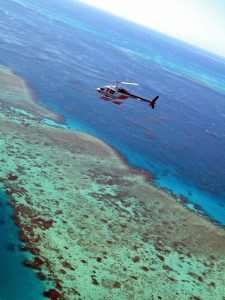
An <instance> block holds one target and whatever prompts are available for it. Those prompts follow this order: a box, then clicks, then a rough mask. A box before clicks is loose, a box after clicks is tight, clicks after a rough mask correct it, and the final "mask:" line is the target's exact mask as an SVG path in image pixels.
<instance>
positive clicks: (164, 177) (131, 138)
mask: <svg viewBox="0 0 225 300" xmlns="http://www.w3.org/2000/svg"><path fill="white" fill-rule="evenodd" d="M0 64H3V65H7V66H9V67H10V68H12V69H13V70H15V71H16V72H17V73H18V74H19V75H21V76H22V77H23V78H25V79H26V80H27V81H28V83H29V84H30V85H31V87H32V88H33V90H34V91H35V93H36V94H37V98H38V99H39V100H40V101H41V103H42V104H43V105H46V106H47V107H49V108H51V109H53V110H55V111H57V112H60V113H62V114H63V115H64V116H65V118H66V122H67V124H68V125H69V126H70V127H73V128H76V129H77V128H78V129H80V130H83V131H87V132H90V133H92V134H94V135H96V136H98V137H100V138H102V139H103V140H104V141H106V142H107V143H108V144H110V145H112V146H114V147H115V149H117V150H118V151H120V152H121V153H122V154H123V155H124V157H125V158H126V159H127V160H128V161H129V163H130V164H131V165H133V166H136V167H139V168H144V169H145V170H148V171H151V172H153V173H154V175H155V176H156V181H155V182H156V184H157V185H159V186H161V187H166V188H169V189H170V190H171V191H172V192H174V193H176V194H182V195H184V196H187V197H188V199H189V200H190V203H194V204H197V205H198V208H199V209H200V210H202V211H203V212H204V213H206V214H207V215H208V216H209V217H210V218H211V219H212V220H214V221H217V222H219V223H221V224H223V225H225V151H224V150H225V60H224V59H222V58H219V57H217V56H215V55H212V54H210V53H208V52H205V51H203V50H201V49H197V48H194V47H192V46H191V45H188V44H185V43H183V42H180V41H178V40H175V39H171V38H169V37H167V36H164V35H162V34H159V33H157V32H154V31H150V30H149V29H146V28H143V27H139V26H137V25H135V24H132V23H128V22H127V21H124V20H122V19H120V18H116V17H113V16H111V15H109V14H106V13H103V12H100V11H97V10H96V9H94V8H88V7H87V6H85V5H82V4H80V3H78V2H75V1H72V0H71V1H70V0H65V1H59V0H48V1H45V0H40V1H35V0H7V1H4V2H3V3H1V4H0ZM116 79H120V80H126V81H127V80H128V81H135V82H139V83H140V86H139V87H132V88H131V89H132V91H133V92H137V93H139V94H141V95H143V96H146V97H154V96H155V95H160V100H159V102H158V105H157V108H156V110H155V111H152V110H150V109H149V108H148V107H147V106H146V105H145V104H143V103H138V102H134V101H132V100H131V101H128V102H126V103H125V104H123V105H121V106H115V105H112V104H110V103H106V102H103V101H101V100H99V98H98V95H96V92H95V89H96V87H99V86H102V85H104V84H108V83H110V82H112V81H113V80H116ZM0 296H1V295H0ZM0 298H1V297H0ZM7 299H8V298H7ZM23 299H25V298H23Z"/></svg>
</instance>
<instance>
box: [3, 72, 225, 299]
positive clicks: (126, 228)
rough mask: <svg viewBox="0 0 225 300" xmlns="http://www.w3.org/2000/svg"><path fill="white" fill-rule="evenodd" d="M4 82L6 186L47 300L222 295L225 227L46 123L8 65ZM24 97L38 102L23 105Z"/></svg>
mask: <svg viewBox="0 0 225 300" xmlns="http://www.w3.org/2000/svg"><path fill="white" fill-rule="evenodd" d="M2 80H5V82H6V83H7V84H6V85H5V84H4V85H3V84H0V99H1V100H0V103H1V105H0V152H1V156H0V164H1V168H0V181H1V183H2V184H3V185H4V187H5V189H6V191H7V193H8V196H9V199H10V204H11V205H12V206H13V207H14V212H15V213H14V220H15V222H16V224H17V225H18V226H19V227H20V238H21V240H22V241H23V243H24V247H23V250H25V251H28V252H29V253H30V255H31V256H30V257H29V258H28V259H27V260H26V261H25V262H24V264H25V265H26V266H28V267H30V268H32V269H33V270H34V272H36V273H37V277H38V278H39V279H40V280H43V281H44V282H46V291H45V292H44V294H43V296H44V297H46V298H49V299H67V300H76V299H78V300H81V299H82V300H84V299H88V300H91V299H94V300H97V299H99V300H103V299H112V300H113V299H115V300H118V299H121V300H122V299H135V300H139V299H142V300H152V299H154V300H156V299H157V300H158V299H162V300H170V299H171V300H174V299H180V300H191V299H204V300H207V299H214V300H223V299H224V297H225V291H224V286H225V256H224V252H225V232H224V229H223V228H220V227H218V226H216V225H215V224H213V223H211V222H210V221H209V220H208V219H207V218H205V217H204V216H200V215H198V214H197V213H195V212H192V211H190V210H188V209H186V208H185V207H184V206H183V205H182V201H184V199H179V197H176V198H175V197H173V196H172V195H170V194H168V193H167V192H166V191H162V190H159V189H157V188H156V187H154V186H153V185H152V184H151V182H150V179H152V178H151V177H148V178H146V174H145V173H144V172H143V173H141V172H138V171H137V170H134V169H131V168H130V167H129V166H127V164H126V163H125V162H124V161H123V160H121V158H120V157H119V155H118V154H117V153H116V152H115V151H114V150H113V149H111V148H110V147H109V146H107V145H105V144H104V143H103V142H102V141H100V140H98V139H96V138H94V137H92V136H89V135H86V134H81V133H77V132H73V131H70V130H69V129H66V128H57V127H55V126H54V127H53V126H51V125H49V124H45V123H43V122H41V118H42V117H43V118H46V117H47V118H49V117H50V115H51V114H53V113H51V112H48V111H47V110H46V109H44V108H42V107H40V106H38V104H37V103H35V102H32V101H33V98H32V94H29V93H28V90H29V89H28V88H27V86H26V84H25V83H24V81H22V82H23V84H21V79H20V78H18V76H16V75H15V74H13V73H12V72H11V71H8V69H6V70H5V69H4V68H3V67H2V68H1V69H0V82H1V81H2ZM7 88H8V89H10V90H11V89H13V90H14V89H15V92H14V93H13V95H11V96H10V101H9V100H8V98H7V97H6V95H7V92H6V89H7ZM24 95H26V97H25V96H24ZM28 95H29V96H28ZM14 97H16V101H14ZM24 97H25V98H26V105H27V103H35V104H30V106H28V107H26V105H23V106H21V104H20V103H19V101H22V99H24ZM18 109H23V110H26V109H27V114H26V113H21V111H20V110H18ZM31 113H32V115H31ZM53 115H54V114H53ZM54 119H57V116H55V118H54ZM185 201H186V200H185Z"/></svg>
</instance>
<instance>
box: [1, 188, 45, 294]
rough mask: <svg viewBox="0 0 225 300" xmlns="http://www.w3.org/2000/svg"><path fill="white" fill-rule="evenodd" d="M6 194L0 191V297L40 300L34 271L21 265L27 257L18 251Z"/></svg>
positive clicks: (40, 285) (15, 232) (16, 230)
mask: <svg viewBox="0 0 225 300" xmlns="http://www.w3.org/2000/svg"><path fill="white" fill-rule="evenodd" d="M12 213H13V212H12V209H11V207H9V205H8V202H7V199H6V195H5V194H4V193H3V192H0V299H1V300H40V299H43V297H42V296H41V295H42V291H43V289H44V288H43V286H42V284H41V282H39V281H38V280H37V279H36V276H35V274H34V272H33V271H32V270H31V269H28V268H26V267H24V266H23V264H22V262H23V260H24V259H26V258H27V256H25V253H24V252H21V251H20V247H21V246H22V244H21V243H20V242H19V240H18V229H17V228H16V226H15V224H14V222H13V220H12Z"/></svg>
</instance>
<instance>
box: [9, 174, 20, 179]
mask: <svg viewBox="0 0 225 300" xmlns="http://www.w3.org/2000/svg"><path fill="white" fill-rule="evenodd" d="M17 178H18V176H16V175H13V174H9V175H8V180H11V181H15V180H17Z"/></svg>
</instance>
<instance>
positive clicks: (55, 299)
mask: <svg viewBox="0 0 225 300" xmlns="http://www.w3.org/2000/svg"><path fill="white" fill-rule="evenodd" d="M43 295H44V296H45V297H46V298H49V299H51V300H60V299H63V297H62V295H61V294H60V293H59V292H58V291H56V290H55V289H50V290H48V291H45V292H44V293H43Z"/></svg>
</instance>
